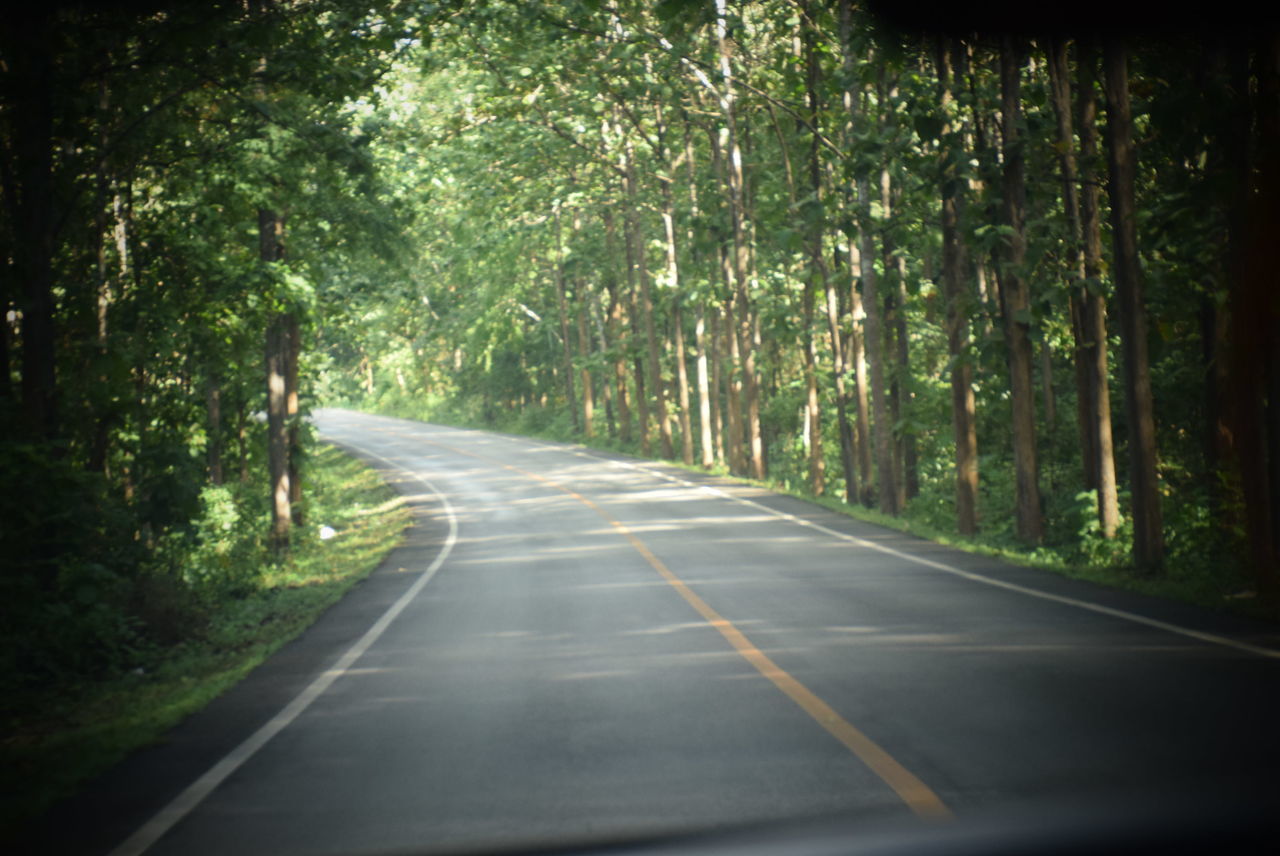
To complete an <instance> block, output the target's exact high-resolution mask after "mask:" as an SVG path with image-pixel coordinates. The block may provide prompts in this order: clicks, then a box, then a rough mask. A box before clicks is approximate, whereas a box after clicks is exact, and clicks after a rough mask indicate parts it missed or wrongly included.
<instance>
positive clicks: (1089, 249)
mask: <svg viewBox="0 0 1280 856" xmlns="http://www.w3.org/2000/svg"><path fill="white" fill-rule="evenodd" d="M1078 54H1079V55H1078V56H1077V58H1076V65H1077V74H1078V79H1079V84H1080V85H1079V86H1078V87H1077V88H1078V92H1077V96H1076V98H1077V112H1078V113H1079V125H1080V162H1081V169H1080V243H1081V250H1082V252H1081V261H1082V264H1083V265H1084V267H1083V271H1084V281H1085V288H1084V294H1083V296H1082V302H1081V313H1080V317H1081V326H1082V328H1083V331H1084V339H1085V357H1086V363H1087V366H1088V372H1089V375H1090V381H1089V392H1090V395H1091V403H1092V407H1091V408H1090V411H1091V412H1090V417H1091V418H1092V420H1093V425H1092V434H1093V436H1094V438H1095V443H1096V452H1097V479H1098V484H1097V489H1098V523H1099V526H1100V528H1101V530H1102V534H1103V536H1104V537H1107V538H1114V537H1115V534H1116V529H1117V528H1118V527H1119V526H1120V500H1119V496H1118V488H1117V485H1116V455H1115V443H1114V440H1113V438H1112V434H1111V379H1110V378H1111V373H1110V369H1109V366H1108V361H1109V358H1108V356H1107V352H1108V346H1107V301H1106V298H1105V296H1104V295H1103V293H1102V286H1101V281H1102V228H1101V222H1100V221H1101V216H1100V214H1099V211H1100V206H1099V193H1098V182H1097V180H1096V179H1095V177H1094V164H1095V163H1096V162H1097V159H1098V123H1097V117H1098V104H1097V97H1096V95H1095V93H1094V87H1095V84H1096V83H1097V62H1098V55H1097V50H1096V49H1095V47H1094V46H1093V44H1092V43H1091V42H1089V41H1085V40H1082V41H1081V42H1080V43H1079V45H1078Z"/></svg>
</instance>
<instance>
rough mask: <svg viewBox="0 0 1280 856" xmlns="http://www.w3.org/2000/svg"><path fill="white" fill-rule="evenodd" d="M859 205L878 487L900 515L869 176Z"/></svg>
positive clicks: (882, 501) (885, 505)
mask: <svg viewBox="0 0 1280 856" xmlns="http://www.w3.org/2000/svg"><path fill="white" fill-rule="evenodd" d="M858 205H859V208H860V212H859V213H860V215H861V220H862V222H861V224H860V225H859V235H860V240H861V246H860V247H859V258H860V260H861V271H860V273H859V279H861V280H862V292H863V293H862V308H863V311H864V312H865V313H866V316H867V344H866V352H867V367H868V369H869V374H870V381H871V383H870V386H871V418H872V421H873V425H872V436H873V439H874V446H875V459H876V489H877V494H876V495H877V497H878V502H879V507H880V511H881V512H882V513H884V514H889V515H892V516H895V517H896V516H897V515H898V513H899V512H900V511H901V509H900V508H899V507H898V486H897V480H896V468H895V467H894V463H893V421H892V417H891V416H890V413H889V395H888V392H889V391H888V385H887V380H886V377H885V365H884V354H885V329H884V328H885V324H884V317H883V313H884V308H883V304H882V303H881V301H880V286H879V281H878V278H877V276H876V269H875V263H874V262H873V261H872V260H873V259H874V258H875V248H874V246H873V244H872V240H873V239H872V229H873V228H874V227H873V223H872V219H871V182H869V181H868V180H867V179H866V177H865V176H864V177H862V178H859V179H858Z"/></svg>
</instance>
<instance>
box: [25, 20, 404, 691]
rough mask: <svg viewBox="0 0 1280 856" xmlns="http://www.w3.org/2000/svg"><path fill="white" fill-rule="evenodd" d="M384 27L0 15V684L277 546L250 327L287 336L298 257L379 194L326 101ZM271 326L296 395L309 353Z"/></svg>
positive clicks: (190, 597) (353, 238) (309, 319)
mask: <svg viewBox="0 0 1280 856" xmlns="http://www.w3.org/2000/svg"><path fill="white" fill-rule="evenodd" d="M301 11H305V14H296V13H298V12H301ZM411 26H413V21H412V20H411V19H406V18H405V17H404V16H402V15H398V14H397V13H395V10H394V9H392V8H389V7H388V4H376V3H363V4H349V3H341V2H308V3H302V4H277V3H270V2H261V3H258V2H250V3H247V4H245V3H239V2H234V3H198V4H196V3H192V4H166V3H162V2H145V0H143V2H117V3H86V4H82V3H62V2H50V3H42V4H36V5H32V6H28V7H26V8H24V9H23V10H21V11H18V12H15V13H14V14H13V15H10V16H8V18H7V20H6V23H5V26H4V27H3V28H0V153H2V154H3V160H2V163H3V167H4V168H3V172H2V173H0V178H2V179H3V181H2V183H0V194H2V200H3V207H2V208H0V273H2V275H3V279H2V280H0V305H2V308H3V310H4V315H5V323H4V324H2V325H0V330H2V332H3V340H2V342H0V357H2V358H3V363H2V364H0V437H2V438H3V442H0V479H2V480H3V481H2V483H0V693H2V692H6V691H7V690H9V689H12V688H14V687H15V686H30V685H39V684H47V683H50V682H52V683H58V682H62V681H67V680H75V679H76V678H77V677H78V676H86V675H100V674H103V673H110V672H112V671H113V670H118V669H121V668H125V667H129V666H131V665H132V664H133V663H134V662H136V659H137V657H138V656H139V652H140V651H142V650H143V649H147V648H150V647H154V646H156V645H169V644H173V643H174V642H175V641H180V640H182V639H183V638H186V637H187V636H189V635H190V634H191V633H193V632H198V630H199V628H200V626H201V616H202V615H204V614H205V613H206V611H207V608H208V607H209V606H210V605H211V604H213V603H217V602H220V601H224V600H226V599H228V598H235V597H238V596H240V595H241V594H243V593H244V592H245V591H246V590H247V589H248V588H250V587H252V586H253V585H255V584H256V582H257V580H258V579H259V576H260V574H261V573H262V572H263V571H264V570H265V568H266V566H267V565H269V564H271V563H272V562H276V561H284V560H285V559H286V553H287V545H288V540H287V539H288V537H289V535H290V534H291V533H288V532H287V531H286V532H285V537H284V539H281V538H279V537H278V531H277V529H276V528H274V527H273V528H270V529H268V528H264V525H263V522H264V521H265V520H269V519H270V518H271V509H272V503H271V499H272V495H273V488H274V487H275V485H276V482H277V479H276V473H274V472H272V471H270V470H269V468H268V466H267V445H266V444H265V443H264V442H263V440H264V438H263V430H262V427H261V426H260V424H259V417H258V414H261V413H262V412H263V411H265V410H268V409H269V408H268V407H267V406H266V395H265V393H266V391H267V386H268V384H267V383H266V382H265V378H264V368H263V367H264V356H265V357H267V358H268V360H269V358H270V356H271V355H270V354H266V353H265V351H267V350H269V349H268V348H267V347H266V342H267V340H268V339H269V338H270V337H269V333H270V331H271V330H272V329H273V327H277V326H279V319H281V318H287V319H291V320H292V321H293V324H294V328H295V329H296V330H297V331H298V335H297V336H295V337H294V341H295V343H300V342H301V340H302V338H303V337H304V336H305V335H306V334H307V331H309V329H310V328H311V326H312V325H313V324H314V323H315V320H316V317H317V315H316V312H315V307H316V306H317V291H318V289H319V288H320V286H321V284H322V283H323V282H324V281H325V277H326V276H327V273H326V272H327V271H328V270H329V269H330V268H331V267H332V266H334V265H335V264H340V261H339V260H340V259H341V258H343V257H344V255H350V254H352V253H355V252H358V251H357V250H356V249H355V247H357V245H360V246H361V247H362V249H361V250H359V251H362V252H372V251H374V249H376V242H377V236H378V235H379V228H378V227H379V225H380V224H383V221H385V220H387V219H388V218H389V217H390V216H391V215H390V214H389V213H387V212H385V211H382V210H381V209H377V210H375V206H371V205H370V204H368V203H366V202H365V201H364V200H367V199H369V198H371V197H372V195H373V190H372V184H373V182H374V174H373V172H372V170H371V167H370V155H369V153H368V143H369V136H368V133H367V131H366V130H365V129H364V128H363V127H362V124H361V122H362V118H361V115H360V113H359V112H358V111H357V110H356V109H355V108H354V106H353V101H354V99H356V98H358V97H364V96H366V95H367V94H368V93H369V92H370V91H371V89H372V87H373V85H374V83H375V82H376V81H377V80H378V79H379V77H380V76H381V75H382V74H383V73H384V72H385V69H386V68H387V65H388V63H389V62H390V61H391V59H392V58H393V57H394V55H395V53H396V51H397V50H399V49H400V46H401V45H400V43H401V42H402V41H403V39H404V38H405V37H406V32H407V30H406V28H408V27H411ZM335 69H337V70H336V71H335ZM266 215H271V216H270V217H267V216H266ZM285 224H287V228H286V225H285ZM264 226H268V227H270V229H269V230H267V229H264ZM361 227H364V228H361ZM381 228H382V229H383V230H385V229H386V226H385V224H383V225H381ZM362 236H366V237H362ZM267 237H271V238H272V239H274V244H273V245H272V246H271V247H270V249H271V250H273V253H272V254H268V253H267V249H268V247H267V241H266V238H267ZM361 241H363V242H364V243H363V244H362V245H361ZM286 243H287V247H288V252H287V255H286V254H285V253H284V251H283V247H284V246H285V245H286ZM277 350H278V351H280V352H281V353H283V354H285V355H286V356H289V357H291V358H292V359H293V360H294V363H293V366H294V371H293V374H292V376H291V377H290V380H291V381H294V382H293V384H292V389H290V390H286V391H288V392H291V393H293V399H294V400H295V401H296V398H297V395H296V394H297V391H298V383H297V382H296V380H295V379H296V378H298V377H301V378H302V382H304V383H305V382H306V378H308V377H309V376H310V371H309V366H310V363H311V360H312V358H311V356H310V354H309V353H306V352H305V350H304V349H302V348H294V349H293V351H292V352H291V353H289V352H287V351H286V349H283V348H277ZM299 353H300V354H301V372H300V373H299V372H298V371H297V369H296V366H297V362H298V359H297V358H298V356H299ZM285 416H286V418H287V419H288V424H287V425H286V426H285V430H286V431H287V439H288V440H289V441H290V445H291V448H290V450H289V451H290V453H291V454H290V458H291V460H289V461H286V463H288V464H289V472H290V474H292V475H293V491H292V493H291V499H292V501H293V502H292V509H289V506H286V510H292V512H293V520H294V521H295V522H296V518H297V517H298V515H300V514H301V512H302V511H303V510H304V509H305V501H304V500H303V498H302V495H301V492H300V491H299V490H298V489H297V488H298V487H299V486H300V484H301V482H302V480H303V474H304V472H305V466H304V464H305V447H306V437H305V431H304V430H303V426H302V424H301V422H300V421H299V420H300V411H299V409H298V408H297V407H296V406H295V407H293V409H292V410H291V411H290V412H289V413H286V414H285ZM269 477H270V482H271V483H270V484H269V483H268V481H269ZM269 547H270V548H274V549H268V548H269Z"/></svg>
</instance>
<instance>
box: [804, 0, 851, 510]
mask: <svg viewBox="0 0 1280 856" xmlns="http://www.w3.org/2000/svg"><path fill="white" fill-rule="evenodd" d="M801 14H802V18H803V20H802V30H801V39H802V42H803V54H804V66H805V108H806V110H805V123H806V124H807V125H808V130H809V149H808V158H807V167H808V178H809V193H810V195H811V198H812V200H813V201H812V203H811V204H810V206H809V211H808V212H807V215H806V216H805V217H804V220H805V221H806V223H807V225H808V235H807V236H806V241H805V243H806V245H807V247H806V248H807V250H808V254H809V270H808V272H807V275H806V276H805V281H804V294H803V297H802V303H803V315H804V374H805V392H806V401H805V408H806V411H807V413H808V421H809V489H810V490H811V491H812V492H813V494H814V496H822V495H823V494H824V493H826V487H827V486H826V472H825V468H826V455H825V453H824V450H823V446H822V405H821V401H820V399H819V396H818V347H817V342H816V337H815V335H814V329H813V328H814V318H813V311H814V301H815V300H816V294H817V291H818V289H819V288H821V289H823V290H824V292H825V293H826V295H827V296H828V297H829V296H830V294H831V293H832V292H831V288H830V286H828V285H827V265H826V256H825V254H824V253H823V250H822V236H823V231H824V228H825V225H826V220H825V215H824V212H823V210H822V206H823V192H822V191H823V186H822V157H821V152H822V149H821V133H822V131H821V127H820V126H819V118H820V116H821V111H822V104H821V102H820V100H819V96H818V87H819V68H818V58H817V49H816V45H815V42H816V31H817V24H816V22H815V21H814V20H813V8H812V4H811V3H810V2H808V0H806V2H805V3H804V4H803V6H802V13H801ZM828 302H829V301H828ZM828 323H831V322H830V319H828ZM837 327H838V322H837ZM837 338H838V334H837V330H836V329H835V328H833V330H832V340H833V342H834V341H835V340H836V339H837ZM833 347H834V346H833ZM835 370H836V374H837V376H838V375H839V372H840V367H839V366H838V365H837V366H835ZM842 388H843V383H842V382H840V381H838V382H837V390H836V392H837V396H836V397H837V409H838V410H839V411H840V416H841V420H842V421H843V416H844V405H843V401H842V399H843V395H842V393H841V389H842ZM841 442H842V443H843V442H844V437H843V434H842V435H841Z"/></svg>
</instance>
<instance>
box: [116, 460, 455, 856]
mask: <svg viewBox="0 0 1280 856" xmlns="http://www.w3.org/2000/svg"><path fill="white" fill-rule="evenodd" d="M346 445H348V446H351V447H352V448H355V449H359V450H360V451H361V452H363V453H364V454H366V455H368V456H369V457H371V458H377V459H378V460H380V461H382V462H383V463H385V464H388V465H389V466H392V467H395V468H396V469H399V470H401V471H403V472H406V473H409V474H410V475H412V476H413V478H414V479H416V480H417V481H419V482H421V483H422V484H423V485H425V486H426V488H427V489H428V490H429V491H431V493H432V494H434V495H435V497H436V498H437V499H438V500H440V504H441V506H442V508H443V509H444V513H445V516H446V517H448V519H449V536H448V538H446V539H445V543H444V546H443V547H442V548H441V549H440V552H439V553H437V554H436V557H435V560H434V561H432V562H431V564H430V565H429V566H428V567H427V569H426V570H425V571H423V572H422V575H421V576H420V577H418V579H417V580H415V581H414V583H413V585H412V586H410V587H409V589H408V590H407V591H405V592H404V594H402V595H400V597H399V598H398V599H397V600H396V602H395V603H393V604H391V606H389V607H388V608H387V611H386V612H384V613H383V614H382V616H381V617H380V618H379V619H378V620H377V621H376V622H374V624H373V626H372V627H370V628H369V629H368V630H366V631H365V633H364V635H363V636H361V637H360V638H359V639H358V640H356V642H355V643H354V644H352V646H351V647H350V648H348V649H347V650H346V652H345V653H343V655H342V656H341V657H339V658H338V660H337V661H336V662H335V663H334V664H333V665H332V666H330V667H329V669H327V670H326V671H324V672H322V673H321V674H320V675H318V676H317V677H316V678H315V680H313V681H312V682H311V683H310V684H309V685H308V686H307V687H306V688H305V689H304V690H303V691H302V692H300V693H298V695H296V696H295V697H294V698H293V700H292V701H291V702H289V704H287V705H286V706H285V707H284V708H283V709H282V710H281V711H280V712H279V713H277V714H276V715H275V716H273V717H272V718H271V719H270V720H269V721H268V722H267V723H265V724H264V725H262V726H261V727H260V728H259V729H258V730H257V731H255V732H254V733H253V734H251V735H250V736H249V737H248V738H246V739H245V740H244V742H243V743H241V744H240V745H239V746H237V747H236V748H235V749H232V750H231V751H230V752H229V753H227V754H226V755H225V756H224V757H223V758H222V760H220V761H218V762H217V763H216V764H214V765H213V766H212V767H210V768H209V769H208V770H207V771H206V772H205V773H204V775H202V776H200V778H198V779H196V780H195V781H194V782H192V783H191V784H190V785H188V786H187V787H186V789H185V790H183V791H182V793H180V794H178V795H177V796H176V797H174V798H173V800H172V801H171V802H170V803H169V804H168V805H166V806H165V807H164V808H162V809H160V811H158V812H156V814H155V815H153V816H152V817H151V819H150V820H148V821H147V822H146V823H144V824H143V825H142V826H140V827H138V829H137V830H136V831H135V832H134V833H133V834H132V835H130V836H129V837H128V838H127V839H125V840H124V841H123V842H122V843H121V844H119V845H118V846H117V847H116V848H115V849H114V850H112V851H111V853H110V856H140V854H142V853H145V852H146V851H147V849H148V848H150V847H151V846H152V845H153V844H155V843H156V842H157V841H159V840H160V838H161V836H163V835H164V834H165V833H166V832H168V831H169V830H170V829H172V828H173V827H174V826H175V825H176V824H177V823H178V821H180V820H182V819H183V818H184V817H186V816H187V815H188V814H189V813H190V812H191V811H192V809H194V808H195V807H196V806H197V805H199V804H200V803H201V801H203V800H204V799H205V797H207V796H208V795H209V794H210V793H212V792H213V790H214V789H215V788H217V787H218V785H220V784H222V782H223V781H225V780H226V778H227V777H228V776H230V775H231V774H232V773H234V772H235V771H236V770H237V769H239V767H240V766H241V765H242V764H244V763H245V762H246V761H248V760H249V759H250V758H252V757H253V756H254V754H256V753H257V751H258V750H259V749H261V748H262V747H263V746H265V745H266V744H267V743H268V742H269V741H270V740H271V738H273V737H275V736H276V735H277V734H279V733H280V732H281V731H283V730H284V729H285V728H287V727H288V726H289V724H290V723H292V722H293V721H294V720H295V719H297V718H298V716H299V715H300V714H301V713H302V712H303V711H304V710H306V709H307V708H308V707H310V706H311V703H312V702H313V701H315V700H316V699H317V698H319V697H320V695H321V694H323V693H324V691H325V690H327V689H328V688H329V687H330V686H331V685H332V684H333V682H334V681H336V680H337V679H338V678H340V677H342V675H343V674H345V673H346V671H347V670H348V669H350V668H351V666H352V665H353V664H354V663H355V662H356V660H358V659H360V657H361V656H363V655H364V653H365V652H366V651H367V650H369V647H370V646H372V645H373V643H374V642H376V641H378V637H380V636H381V635H382V634H383V632H385V631H386V629H387V628H388V627H389V626H390V625H391V622H392V621H395V619H396V617H397V616H399V615H400V613H401V612H403V611H404V609H405V607H407V606H408V605H409V603H410V602H411V601H412V600H413V599H414V598H415V597H417V595H418V592H420V591H422V588H423V586H425V585H426V584H427V583H428V582H430V581H431V578H432V577H434V576H435V574H436V572H437V571H438V570H440V566H441V565H443V564H444V562H445V559H447V558H448V556H449V553H450V552H451V551H452V550H453V545H454V543H455V542H456V541H457V540H458V518H457V516H456V515H455V514H454V513H453V507H452V506H451V505H450V504H449V500H448V499H446V498H445V496H444V494H442V493H441V492H440V491H439V490H437V489H436V487H435V485H433V484H431V482H429V481H427V480H426V479H425V478H423V477H422V476H419V475H417V474H414V473H413V472H412V471H411V470H409V469H408V468H407V467H403V466H401V465H400V464H397V463H395V462H393V461H390V460H388V459H387V458H384V457H382V456H381V455H378V454H375V453H373V452H370V451H369V450H367V449H364V448H361V447H359V446H356V445H355V444H353V443H346Z"/></svg>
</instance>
